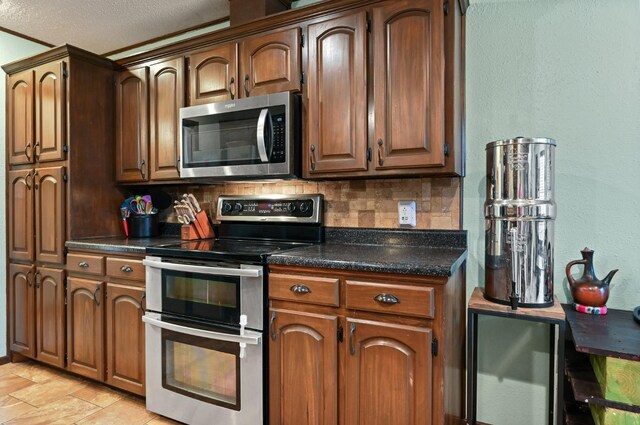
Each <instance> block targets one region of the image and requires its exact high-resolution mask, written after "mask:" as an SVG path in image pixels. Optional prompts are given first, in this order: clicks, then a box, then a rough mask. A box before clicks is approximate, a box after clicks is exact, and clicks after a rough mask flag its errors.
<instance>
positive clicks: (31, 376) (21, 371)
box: [13, 362, 57, 383]
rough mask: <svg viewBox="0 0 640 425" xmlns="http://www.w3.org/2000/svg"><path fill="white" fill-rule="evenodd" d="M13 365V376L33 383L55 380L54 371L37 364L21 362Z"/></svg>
mask: <svg viewBox="0 0 640 425" xmlns="http://www.w3.org/2000/svg"><path fill="white" fill-rule="evenodd" d="M15 365H16V367H15V370H14V372H13V374H14V375H18V376H20V377H22V378H25V379H28V380H30V381H33V382H37V383H42V382H47V381H48V380H50V379H53V378H56V376H57V375H56V371H54V369H52V368H49V367H47V366H44V365H41V364H38V363H34V362H23V363H15Z"/></svg>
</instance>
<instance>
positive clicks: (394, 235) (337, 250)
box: [267, 229, 467, 276]
mask: <svg viewBox="0 0 640 425" xmlns="http://www.w3.org/2000/svg"><path fill="white" fill-rule="evenodd" d="M466 237H467V235H466V232H465V231H420V230H410V231H406V230H394V229H376V230H372V229H366V230H361V229H327V233H326V242H325V243H324V244H319V245H313V246H307V247H304V248H298V249H294V250H289V251H285V252H282V253H280V254H275V255H272V256H270V257H269V258H268V260H267V261H268V263H269V264H279V265H287V266H303V267H318V268H328V269H341V270H354V271H366V272H385V273H400V274H412V275H424V276H451V275H452V274H453V273H454V272H455V271H456V270H457V269H458V268H459V267H460V265H461V264H462V263H463V262H464V261H465V259H466V258H467V248H466ZM353 241H359V243H353Z"/></svg>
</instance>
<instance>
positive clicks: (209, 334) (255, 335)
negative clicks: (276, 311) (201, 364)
mask: <svg viewBox="0 0 640 425" xmlns="http://www.w3.org/2000/svg"><path fill="white" fill-rule="evenodd" d="M142 321H143V322H145V323H147V324H149V325H151V326H155V327H157V328H161V329H166V330H169V331H173V332H178V333H181V334H185V335H191V336H197V337H200V338H207V339H215V340H218V341H228V342H235V343H238V344H251V345H258V344H260V342H261V340H262V333H260V332H253V331H244V336H243V335H234V334H225V333H221V332H213V331H206V330H204V329H198V328H191V327H188V326H181V325H176V324H174V323H169V322H164V321H162V320H158V319H155V318H153V317H150V316H149V315H144V316H142Z"/></svg>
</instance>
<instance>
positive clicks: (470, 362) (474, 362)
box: [467, 288, 565, 425]
mask: <svg viewBox="0 0 640 425" xmlns="http://www.w3.org/2000/svg"><path fill="white" fill-rule="evenodd" d="M481 314H485V315H488V316H498V317H506V318H509V319H519V320H528V321H531V322H542V323H547V324H549V325H550V338H549V424H553V423H554V416H555V423H556V424H557V425H562V424H563V423H564V422H563V390H564V388H563V384H564V378H563V376H564V338H565V315H564V310H563V309H562V306H561V305H560V303H559V302H558V299H557V298H556V297H554V303H553V306H551V307H547V308H518V309H517V310H512V309H511V307H510V306H508V305H502V304H497V303H494V302H491V301H488V300H486V299H485V298H484V296H483V292H482V289H481V288H475V289H474V290H473V294H472V295H471V299H470V300H469V304H468V319H467V347H468V352H467V423H468V424H470V425H476V421H477V417H476V416H477V406H476V398H477V395H478V383H477V377H478V316H479V315H481ZM556 326H558V345H557V347H558V349H557V352H556V353H555V354H556V355H557V358H558V362H557V365H556V364H555V362H554V349H553V348H554V346H555V344H556ZM554 367H557V369H554ZM555 385H557V390H556V391H555V392H554V388H555Z"/></svg>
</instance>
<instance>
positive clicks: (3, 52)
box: [0, 31, 47, 357]
mask: <svg viewBox="0 0 640 425" xmlns="http://www.w3.org/2000/svg"><path fill="white" fill-rule="evenodd" d="M44 50H47V47H45V46H43V45H41V44H37V43H33V42H31V41H28V40H25V39H23V38H20V37H16V36H14V35H11V34H8V33H6V32H2V31H0V65H3V64H5V63H9V62H13V61H15V60H18V59H21V58H24V57H26V56H31V55H33V54H36V53H40V52H42V51H44ZM0 77H1V78H2V84H1V85H0V146H2V147H3V148H2V149H0V170H1V171H0V187H5V150H4V146H5V138H6V135H5V122H6V121H5V105H6V103H5V90H6V83H5V81H6V74H5V73H4V71H3V70H2V68H0ZM5 225H6V219H5V205H4V203H3V204H2V208H0V258H2V259H3V260H2V261H1V262H0V276H1V277H0V282H1V283H2V284H1V285H0V357H1V356H5V355H6V354H7V350H6V343H5V341H6V340H7V332H6V331H7V325H6V323H7V310H6V308H7V300H6V293H7V292H6V279H5V276H6V264H5V262H4V259H5V258H6V247H7V239H6V235H7V231H6V228H5Z"/></svg>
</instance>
